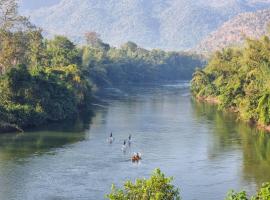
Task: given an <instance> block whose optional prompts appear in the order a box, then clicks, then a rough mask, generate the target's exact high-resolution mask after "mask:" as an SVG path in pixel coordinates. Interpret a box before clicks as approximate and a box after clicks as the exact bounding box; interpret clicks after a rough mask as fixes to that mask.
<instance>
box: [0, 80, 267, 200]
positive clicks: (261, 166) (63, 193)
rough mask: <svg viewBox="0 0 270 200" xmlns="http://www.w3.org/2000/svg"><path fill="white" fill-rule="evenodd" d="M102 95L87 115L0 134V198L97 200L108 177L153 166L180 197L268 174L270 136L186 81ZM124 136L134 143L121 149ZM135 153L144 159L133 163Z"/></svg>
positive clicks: (215, 193) (212, 194) (214, 193)
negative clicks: (199, 96) (201, 98)
mask: <svg viewBox="0 0 270 200" xmlns="http://www.w3.org/2000/svg"><path fill="white" fill-rule="evenodd" d="M108 93H109V94H110V95H106V96H105V97H104V100H103V102H101V103H100V105H95V107H96V109H95V115H94V116H93V117H92V118H91V119H88V118H86V119H84V120H83V121H81V120H77V121H73V122H67V123H64V124H58V125H50V126H47V127H42V128H40V129H39V130H38V129H36V130H31V131H28V132H26V133H24V134H23V135H22V134H3V135H0V199H1V200H2V199H3V200H22V199H26V200H36V199H41V200H43V199H44V200H71V199H76V200H77V199H78V200H86V199H87V200H89V199H91V200H92V199H93V200H96V199H101V200H102V199H105V198H104V195H105V194H106V193H108V192H109V191H110V188H111V184H112V183H115V184H116V185H118V186H120V185H122V184H123V182H124V181H125V180H128V179H131V180H134V179H135V178H136V177H148V176H149V175H150V174H151V172H152V171H153V170H154V169H155V168H160V169H161V170H162V171H163V172H164V173H166V175H168V176H174V177H175V179H174V184H175V185H177V186H178V187H179V188H180V189H181V195H182V197H183V199H186V200H195V199H197V200H199V199H207V200H218V199H224V196H225V195H226V192H227V191H228V190H229V189H232V188H234V189H236V190H238V189H246V190H248V191H250V192H254V191H255V190H256V187H257V186H258V185H260V184H261V183H262V182H265V181H269V180H270V170H269V169H270V140H269V137H270V136H269V135H268V134H266V133H264V132H260V131H258V130H256V129H254V128H251V127H250V126H248V125H247V124H245V123H242V122H238V121H237V120H236V117H235V116H234V115H233V114H230V113H223V112H221V111H218V110H217V108H216V107H215V106H213V105H208V104H204V103H199V102H196V101H195V100H192V98H191V97H190V94H189V89H188V84H187V83H179V84H168V85H163V86H152V87H131V88H122V89H120V90H115V89H113V88H109V89H107V94H108ZM111 131H112V132H113V134H114V136H115V138H116V140H115V142H114V143H113V144H112V145H109V144H108V143H107V142H106V139H107V137H108V135H109V133H110V132H111ZM129 134H132V136H133V138H134V139H133V144H132V146H131V149H129V151H128V152H127V153H126V154H123V153H122V151H121V145H122V143H123V140H124V139H126V138H127V137H128V135H129ZM138 151H139V152H141V153H142V154H143V160H142V162H141V163H139V164H132V163H131V162H130V156H131V154H132V153H133V152H138Z"/></svg>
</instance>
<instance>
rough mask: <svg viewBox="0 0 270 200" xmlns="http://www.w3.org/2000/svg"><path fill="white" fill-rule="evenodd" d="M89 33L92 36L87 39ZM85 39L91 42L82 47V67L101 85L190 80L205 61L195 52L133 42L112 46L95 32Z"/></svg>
mask: <svg viewBox="0 0 270 200" xmlns="http://www.w3.org/2000/svg"><path fill="white" fill-rule="evenodd" d="M89 35H91V39H87V38H88V37H89ZM93 35H94V36H93ZM86 39H87V41H88V45H87V46H84V47H82V58H83V66H84V68H85V69H86V71H87V72H88V74H89V77H90V78H91V80H93V82H94V83H95V84H96V85H98V86H104V85H110V84H112V85H119V84H123V83H124V84H127V83H157V82H165V81H175V80H189V79H191V77H192V73H193V72H194V70H195V68H196V67H201V66H202V65H203V64H204V62H203V61H202V59H201V58H200V57H199V56H196V55H191V54H186V53H179V52H165V51H162V50H158V49H156V50H151V51H149V50H146V49H143V48H140V47H138V46H137V45H136V44H135V43H133V42H127V43H126V44H124V45H122V46H121V47H120V48H115V47H110V46H109V45H108V44H105V43H103V42H102V41H101V40H100V39H99V37H98V35H97V34H95V33H88V34H87V35H86ZM92 40H93V41H97V42H93V41H92ZM90 41H91V42H90Z"/></svg>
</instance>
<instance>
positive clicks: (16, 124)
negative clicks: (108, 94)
mask: <svg viewBox="0 0 270 200" xmlns="http://www.w3.org/2000/svg"><path fill="white" fill-rule="evenodd" d="M85 39H86V42H85V45H83V46H76V45H75V44H74V43H73V42H72V41H70V40H69V39H68V38H66V37H64V36H55V37H54V38H53V39H50V40H48V39H46V38H44V37H43V35H42V30H40V29H39V28H38V27H36V26H35V25H33V24H32V23H31V22H30V21H29V20H28V19H27V18H26V17H23V16H20V15H19V14H18V7H17V4H16V1H10V0H3V1H1V2H0V93H1V96H0V130H2V131H8V130H10V129H13V130H14V129H15V130H18V129H19V130H21V129H22V128H24V127H30V126H37V125H40V124H43V123H46V122H52V121H60V120H64V119H67V118H70V117H74V116H76V115H77V114H78V113H80V110H84V111H87V110H89V109H90V105H91V103H92V100H91V99H92V96H93V91H94V90H93V88H95V90H96V88H101V87H105V86H111V85H116V84H123V83H125V84H127V83H139V82H140V83H146V82H162V81H168V80H179V79H187V78H189V77H191V75H192V73H193V70H194V69H195V67H197V66H201V65H202V62H201V60H200V58H199V57H195V56H192V55H185V54H180V53H177V52H164V51H161V50H151V51H148V50H146V49H143V48H140V47H138V46H137V45H136V44H135V43H132V42H128V43H126V44H124V45H123V46H121V47H120V48H114V47H110V45H108V44H106V43H104V42H102V40H101V39H100V38H99V36H98V34H97V33H95V32H88V33H86V34H85Z"/></svg>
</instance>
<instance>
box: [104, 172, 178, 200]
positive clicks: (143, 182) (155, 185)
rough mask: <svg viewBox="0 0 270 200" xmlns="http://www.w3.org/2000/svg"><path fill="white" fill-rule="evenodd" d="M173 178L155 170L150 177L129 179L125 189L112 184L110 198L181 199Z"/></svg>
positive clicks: (134, 199)
mask: <svg viewBox="0 0 270 200" xmlns="http://www.w3.org/2000/svg"><path fill="white" fill-rule="evenodd" d="M171 181H172V178H166V177H165V175H164V174H163V173H162V172H161V171H160V170H159V169H157V170H155V171H154V172H153V174H152V176H151V177H150V178H149V179H137V180H136V182H135V183H132V182H130V181H127V182H126V183H125V184H124V189H117V188H116V187H115V186H114V185H113V186H112V192H111V194H109V195H107V198H108V199H110V200H131V199H132V200H149V199H153V200H180V196H179V190H178V189H176V188H175V186H173V185H172V184H171Z"/></svg>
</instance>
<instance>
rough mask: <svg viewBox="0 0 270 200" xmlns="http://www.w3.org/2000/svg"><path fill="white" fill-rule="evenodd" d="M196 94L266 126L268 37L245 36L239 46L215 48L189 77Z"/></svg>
mask: <svg viewBox="0 0 270 200" xmlns="http://www.w3.org/2000/svg"><path fill="white" fill-rule="evenodd" d="M191 90H192V92H193V93H194V95H196V96H197V97H198V98H201V99H204V100H211V101H215V102H216V103H219V107H220V109H229V110H233V111H234V112H236V113H238V114H239V117H240V118H241V119H244V120H246V121H249V122H252V123H257V124H258V125H259V126H261V127H264V128H266V129H268V128H269V125H270V39H269V37H268V36H264V37H262V38H260V39H258V40H252V39H247V41H246V44H245V46H244V47H243V48H239V49H232V48H228V49H224V50H223V51H219V52H216V53H215V54H214V55H213V57H212V58H211V59H210V61H209V64H208V65H207V67H206V68H205V69H203V70H197V71H196V72H195V73H194V77H193V79H192V87H191Z"/></svg>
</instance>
